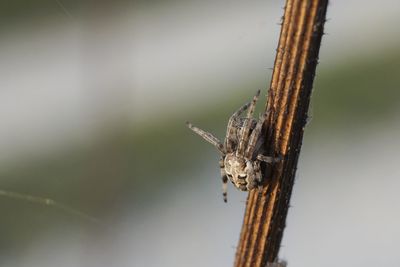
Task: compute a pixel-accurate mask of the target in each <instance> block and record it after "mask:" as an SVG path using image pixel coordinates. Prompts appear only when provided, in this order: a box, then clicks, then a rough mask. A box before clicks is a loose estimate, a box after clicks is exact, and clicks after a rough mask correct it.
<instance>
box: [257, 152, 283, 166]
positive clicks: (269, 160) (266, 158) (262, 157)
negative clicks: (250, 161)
mask: <svg viewBox="0 0 400 267" xmlns="http://www.w3.org/2000/svg"><path fill="white" fill-rule="evenodd" d="M257 159H258V160H259V161H264V162H266V163H270V164H271V163H276V162H279V161H281V160H282V158H281V157H278V158H274V157H269V156H265V155H262V154H259V155H258V156H257Z"/></svg>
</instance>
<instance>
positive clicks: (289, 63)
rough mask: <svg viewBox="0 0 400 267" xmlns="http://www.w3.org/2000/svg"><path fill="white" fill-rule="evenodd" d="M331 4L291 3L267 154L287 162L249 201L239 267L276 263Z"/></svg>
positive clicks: (272, 93)
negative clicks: (326, 17)
mask: <svg viewBox="0 0 400 267" xmlns="http://www.w3.org/2000/svg"><path fill="white" fill-rule="evenodd" d="M327 5H328V0H287V2H286V7H285V13H284V19H283V24H282V28H281V35H280V39H279V44H278V49H277V54H276V59H275V66H274V71H273V75H272V81H271V87H270V90H269V93H268V102H267V107H266V108H267V109H269V110H270V113H269V117H268V118H267V120H266V126H267V127H268V128H267V130H266V138H267V139H266V140H267V142H266V146H267V147H266V149H267V151H269V152H270V153H271V154H275V155H281V156H283V158H284V160H283V161H282V162H281V163H279V164H276V165H275V166H274V167H273V168H272V170H269V171H267V170H265V171H264V174H263V175H264V177H265V179H264V180H267V181H268V182H267V183H266V184H265V185H264V187H263V189H262V192H261V193H259V192H258V191H257V190H253V191H251V192H250V193H249V196H248V199H247V206H246V212H245V216H244V221H243V226H242V231H241V234H240V240H239V244H238V248H237V252H236V258H235V267H243V266H248V267H261V266H266V265H267V263H268V262H275V261H276V260H277V257H278V252H279V248H280V243H281V240H282V235H283V230H284V228H285V221H286V215H287V211H288V208H289V201H290V196H291V192H292V187H293V182H294V176H295V172H296V166H297V160H298V157H299V153H300V148H301V142H302V138H303V131H304V127H305V125H306V121H307V110H308V106H309V102H310V95H311V89H312V84H313V80H314V75H315V68H316V65H317V62H318V53H319V47H320V43H321V37H322V35H323V25H324V22H325V15H326V9H327Z"/></svg>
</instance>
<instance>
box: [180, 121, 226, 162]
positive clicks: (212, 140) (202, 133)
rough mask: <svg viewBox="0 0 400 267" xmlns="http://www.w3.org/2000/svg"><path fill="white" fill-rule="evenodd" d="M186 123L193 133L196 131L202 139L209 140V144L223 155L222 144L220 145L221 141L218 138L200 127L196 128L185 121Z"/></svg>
mask: <svg viewBox="0 0 400 267" xmlns="http://www.w3.org/2000/svg"><path fill="white" fill-rule="evenodd" d="M186 125H187V126H188V127H189V128H190V129H191V130H192V131H193V132H195V133H197V134H198V135H200V136H201V137H203V138H204V140H206V141H207V142H209V143H210V144H212V145H214V146H215V147H216V148H217V149H218V151H219V152H221V153H222V154H223V155H224V154H225V153H224V146H223V145H222V143H221V142H220V141H219V140H218V138H216V137H215V136H214V135H212V134H211V133H209V132H206V131H203V130H202V129H200V128H197V127H196V126H193V125H192V124H191V123H190V122H186Z"/></svg>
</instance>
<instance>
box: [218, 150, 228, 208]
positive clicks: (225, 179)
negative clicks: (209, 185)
mask: <svg viewBox="0 0 400 267" xmlns="http://www.w3.org/2000/svg"><path fill="white" fill-rule="evenodd" d="M219 167H220V168H221V178H222V197H223V198H224V202H225V203H226V202H227V201H228V198H227V191H228V177H227V176H226V173H225V165H224V157H221V159H220V160H219Z"/></svg>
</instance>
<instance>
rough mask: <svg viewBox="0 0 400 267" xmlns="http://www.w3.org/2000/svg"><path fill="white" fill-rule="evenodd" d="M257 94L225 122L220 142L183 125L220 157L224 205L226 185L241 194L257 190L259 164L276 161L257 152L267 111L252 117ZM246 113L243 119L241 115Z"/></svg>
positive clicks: (190, 126)
mask: <svg viewBox="0 0 400 267" xmlns="http://www.w3.org/2000/svg"><path fill="white" fill-rule="evenodd" d="M259 95H260V90H258V91H257V93H256V95H255V96H254V97H253V100H252V101H251V102H249V103H247V104H245V105H243V106H242V107H240V108H239V109H238V110H237V111H236V112H235V113H233V114H232V116H231V117H230V119H229V121H228V126H227V130H226V137H225V141H224V143H221V142H220V141H219V140H218V138H216V137H215V136H214V135H212V134H211V133H208V132H206V131H203V130H202V129H200V128H197V127H195V126H193V125H192V124H191V123H189V122H187V123H186V124H187V126H188V127H189V128H190V129H191V130H193V131H194V132H195V133H196V134H198V135H200V136H201V137H202V138H204V139H205V140H206V141H207V142H209V143H211V144H212V145H214V146H215V147H216V148H217V149H218V151H219V152H220V154H221V158H220V160H219V166H220V168H221V177H222V194H223V199H224V202H227V182H228V179H229V181H231V182H232V183H233V184H234V186H235V187H236V188H238V189H239V190H241V191H249V190H251V189H253V188H256V187H261V184H262V173H261V162H266V163H268V164H272V163H274V162H277V161H279V160H280V158H274V157H269V156H265V155H263V154H262V153H260V150H261V148H262V144H263V140H262V138H261V130H262V127H263V124H264V121H265V118H266V117H267V114H268V112H265V113H264V114H262V115H261V116H260V118H259V120H258V121H256V120H255V119H254V118H253V113H254V109H255V106H256V103H257V100H258V97H259ZM246 110H247V116H246V118H242V117H241V115H242V113H243V112H244V111H246Z"/></svg>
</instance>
